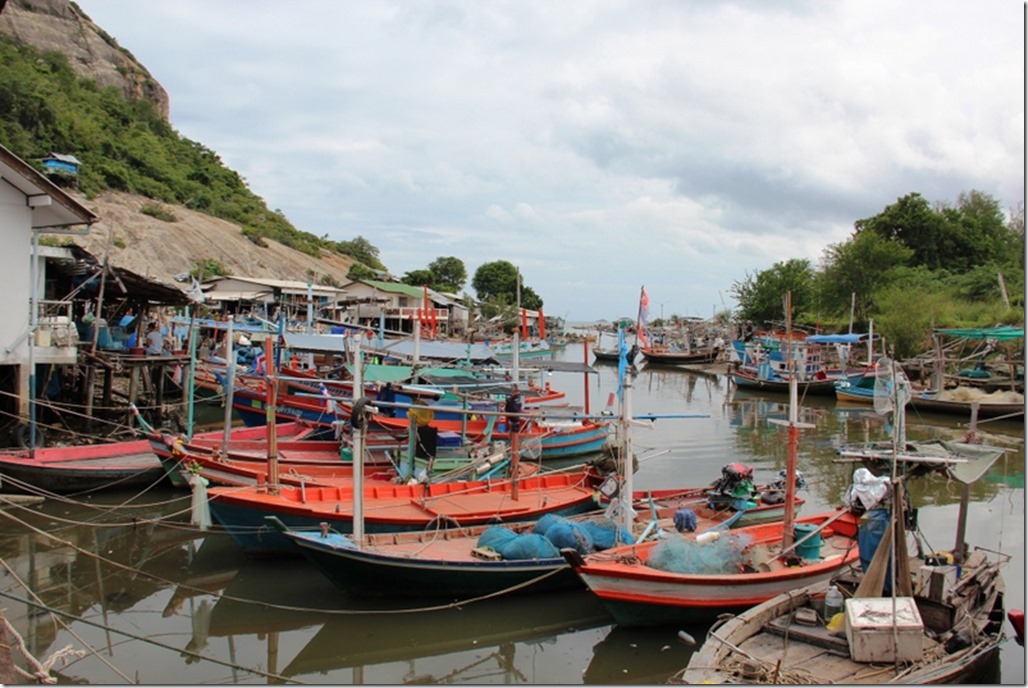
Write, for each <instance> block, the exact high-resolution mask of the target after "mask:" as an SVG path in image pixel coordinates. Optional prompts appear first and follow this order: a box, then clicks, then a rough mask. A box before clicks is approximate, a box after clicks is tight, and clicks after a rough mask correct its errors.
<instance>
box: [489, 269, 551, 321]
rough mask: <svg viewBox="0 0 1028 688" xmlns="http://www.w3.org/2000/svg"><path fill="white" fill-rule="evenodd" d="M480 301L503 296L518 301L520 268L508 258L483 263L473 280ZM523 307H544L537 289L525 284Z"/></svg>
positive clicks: (522, 296)
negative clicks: (536, 291) (507, 259)
mask: <svg viewBox="0 0 1028 688" xmlns="http://www.w3.org/2000/svg"><path fill="white" fill-rule="evenodd" d="M471 286H472V287H473V288H474V289H475V293H476V294H477V295H478V299H479V301H488V300H493V301H495V300H496V299H497V297H502V298H503V299H504V301H505V302H506V303H509V304H515V305H516V304H517V302H518V269H517V268H516V267H514V264H513V263H511V262H510V261H506V260H496V261H493V262H491V263H483V264H482V265H480V266H479V268H478V270H476V271H475V276H474V277H473V278H472V280H471ZM521 307H522V308H527V309H529V310H538V309H539V308H542V307H543V300H542V299H541V298H539V295H538V294H536V293H535V291H534V290H533V289H532V288H531V287H529V286H526V285H524V284H522V285H521ZM483 314H484V311H483Z"/></svg>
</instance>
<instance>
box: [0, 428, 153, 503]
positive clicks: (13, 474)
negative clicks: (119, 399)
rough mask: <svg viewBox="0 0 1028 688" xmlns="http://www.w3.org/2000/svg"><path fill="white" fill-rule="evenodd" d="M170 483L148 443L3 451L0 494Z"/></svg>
mask: <svg viewBox="0 0 1028 688" xmlns="http://www.w3.org/2000/svg"><path fill="white" fill-rule="evenodd" d="M165 480H166V478H165V473H164V468H163V466H161V462H160V461H159V460H158V459H157V455H156V454H154V452H153V451H152V450H151V448H150V442H149V441H148V440H145V439H139V440H127V441H123V442H104V443H101V444H84V445H75V446H68V447H37V448H35V449H4V450H0V489H2V491H3V492H11V493H20V494H43V493H51V494H84V493H89V492H95V491H98V490H107V489H117V490H130V489H138V488H141V487H149V486H152V485H155V484H158V483H162V482H164V481H165Z"/></svg>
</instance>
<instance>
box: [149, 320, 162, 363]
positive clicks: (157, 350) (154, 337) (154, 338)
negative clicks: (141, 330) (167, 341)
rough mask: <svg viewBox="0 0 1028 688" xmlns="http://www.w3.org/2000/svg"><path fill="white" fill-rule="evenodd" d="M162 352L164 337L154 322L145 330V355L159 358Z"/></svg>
mask: <svg viewBox="0 0 1028 688" xmlns="http://www.w3.org/2000/svg"><path fill="white" fill-rule="evenodd" d="M163 351H164V337H163V336H161V329H160V328H159V327H157V323H156V322H151V323H150V324H149V325H148V326H147V328H146V353H148V354H150V355H151V356H160V355H161V353H162V352H163Z"/></svg>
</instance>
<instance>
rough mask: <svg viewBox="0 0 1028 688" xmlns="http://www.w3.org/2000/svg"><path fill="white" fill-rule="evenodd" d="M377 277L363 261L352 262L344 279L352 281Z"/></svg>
mask: <svg viewBox="0 0 1028 688" xmlns="http://www.w3.org/2000/svg"><path fill="white" fill-rule="evenodd" d="M377 277H378V273H377V272H375V271H374V270H372V269H371V268H369V267H368V266H367V265H365V264H364V263H354V264H353V265H351V266H350V269H349V270H348V271H347V273H346V279H348V280H353V281H354V282H356V281H357V280H367V279H376V278H377Z"/></svg>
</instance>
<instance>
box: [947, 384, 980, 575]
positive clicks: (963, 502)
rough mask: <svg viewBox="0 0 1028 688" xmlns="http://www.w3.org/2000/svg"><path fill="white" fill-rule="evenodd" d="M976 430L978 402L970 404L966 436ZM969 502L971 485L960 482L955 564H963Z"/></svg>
mask: <svg viewBox="0 0 1028 688" xmlns="http://www.w3.org/2000/svg"><path fill="white" fill-rule="evenodd" d="M977 429H978V402H977V401H976V402H974V403H972V404H971V427H970V428H969V429H968V432H967V434H968V435H973V434H974V432H975V431H976V430H977ZM970 502H971V485H970V484H969V483H965V482H963V481H961V482H960V509H959V511H958V512H957V541H956V542H955V543H954V544H953V560H954V562H955V563H956V564H958V565H959V564H962V563H964V554H965V552H964V549H965V544H964V538H965V537H966V535H967V508H968V506H969V504H970Z"/></svg>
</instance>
